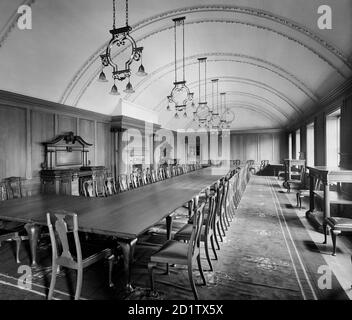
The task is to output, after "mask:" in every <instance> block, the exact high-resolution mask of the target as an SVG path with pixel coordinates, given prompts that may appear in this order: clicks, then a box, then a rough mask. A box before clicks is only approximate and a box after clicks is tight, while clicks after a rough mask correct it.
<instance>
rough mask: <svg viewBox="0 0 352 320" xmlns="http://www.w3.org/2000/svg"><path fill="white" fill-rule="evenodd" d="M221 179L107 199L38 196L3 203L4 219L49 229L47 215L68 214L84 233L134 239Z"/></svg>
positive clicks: (200, 175) (176, 181)
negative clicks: (68, 212) (51, 213)
mask: <svg viewBox="0 0 352 320" xmlns="http://www.w3.org/2000/svg"><path fill="white" fill-rule="evenodd" d="M219 178H221V176H220V175H217V174H213V173H212V170H211V168H206V169H201V170H197V171H194V172H191V173H188V174H184V175H181V176H177V177H174V178H170V179H167V180H164V181H160V182H157V183H153V184H150V185H146V186H143V187H140V188H138V189H134V190H130V191H126V192H123V193H120V194H117V195H114V196H110V197H107V198H84V197H77V196H58V195H37V196H32V197H28V198H22V199H12V200H7V201H1V202H0V219H2V220H10V221H21V222H34V223H37V224H41V225H46V213H47V212H49V211H51V210H55V209H59V210H67V211H70V212H75V213H77V215H78V223H79V229H80V230H81V231H84V232H92V233H98V234H105V235H112V236H116V237H118V238H121V239H133V238H136V237H138V235H140V234H141V233H143V232H144V231H145V230H146V229H148V228H149V227H150V226H152V225H154V224H155V223H157V222H158V221H160V220H161V219H163V218H165V217H166V216H168V215H169V214H170V213H171V212H173V211H174V210H176V209H177V208H178V207H180V206H182V205H183V204H184V203H186V202H187V201H188V200H190V199H192V198H193V197H194V196H195V195H197V194H198V193H199V192H200V191H201V190H203V189H204V188H206V187H207V186H209V185H210V184H212V183H213V182H215V181H217V180H218V179H219Z"/></svg>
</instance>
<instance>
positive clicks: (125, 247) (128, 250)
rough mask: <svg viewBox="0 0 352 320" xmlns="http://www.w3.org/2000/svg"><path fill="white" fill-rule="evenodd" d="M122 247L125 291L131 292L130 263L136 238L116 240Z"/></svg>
mask: <svg viewBox="0 0 352 320" xmlns="http://www.w3.org/2000/svg"><path fill="white" fill-rule="evenodd" d="M117 242H118V244H119V245H120V246H121V248H122V253H123V258H124V260H123V261H124V262H123V263H124V269H125V277H126V291H127V292H132V291H133V290H134V289H133V287H132V285H131V265H132V261H133V256H134V249H135V247H136V243H137V238H136V239H133V240H130V241H117Z"/></svg>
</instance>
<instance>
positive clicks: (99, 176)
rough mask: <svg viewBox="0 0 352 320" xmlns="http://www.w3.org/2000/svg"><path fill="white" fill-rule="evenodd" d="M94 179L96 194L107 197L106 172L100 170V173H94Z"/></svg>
mask: <svg viewBox="0 0 352 320" xmlns="http://www.w3.org/2000/svg"><path fill="white" fill-rule="evenodd" d="M92 179H93V182H94V187H95V194H96V196H97V197H106V196H107V191H106V185H105V181H106V174H105V172H99V173H95V174H93V176H92Z"/></svg>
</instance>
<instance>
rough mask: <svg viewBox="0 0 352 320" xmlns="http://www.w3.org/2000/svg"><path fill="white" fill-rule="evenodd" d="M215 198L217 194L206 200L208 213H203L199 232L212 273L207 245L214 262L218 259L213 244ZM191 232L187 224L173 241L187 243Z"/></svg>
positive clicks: (191, 229) (191, 226) (191, 225)
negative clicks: (210, 249) (212, 254)
mask: <svg viewBox="0 0 352 320" xmlns="http://www.w3.org/2000/svg"><path fill="white" fill-rule="evenodd" d="M208 190H209V189H208ZM216 198H217V194H213V195H211V196H209V199H208V200H207V203H208V212H207V215H206V216H205V213H204V223H203V228H202V230H201V235H200V241H201V242H204V250H205V256H206V258H207V261H208V264H209V267H210V271H213V265H212V263H211V259H210V254H209V245H211V248H212V250H213V253H214V256H215V259H216V260H217V259H218V257H217V254H216V250H215V243H214V241H215V234H214V226H215V209H216V208H215V207H216ZM205 208H206V207H205ZM192 231H193V224H190V223H188V224H186V225H184V226H183V227H182V228H181V229H180V230H178V231H177V232H176V233H175V235H174V237H173V239H174V240H177V241H189V240H190V238H191V235H192Z"/></svg>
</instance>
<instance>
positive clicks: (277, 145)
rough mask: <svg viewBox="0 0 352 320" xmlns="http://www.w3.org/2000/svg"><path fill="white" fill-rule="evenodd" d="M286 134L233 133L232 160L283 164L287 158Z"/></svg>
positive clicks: (274, 132)
mask: <svg viewBox="0 0 352 320" xmlns="http://www.w3.org/2000/svg"><path fill="white" fill-rule="evenodd" d="M286 138H287V137H286V134H285V133H284V132H276V131H273V132H270V131H269V132H253V133H250V132H249V133H231V160H238V159H239V160H241V161H245V160H255V161H256V162H260V161H261V160H269V162H270V163H281V162H282V160H283V159H284V158H286V157H287V154H288V148H287V141H286V140H287V139H286Z"/></svg>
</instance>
